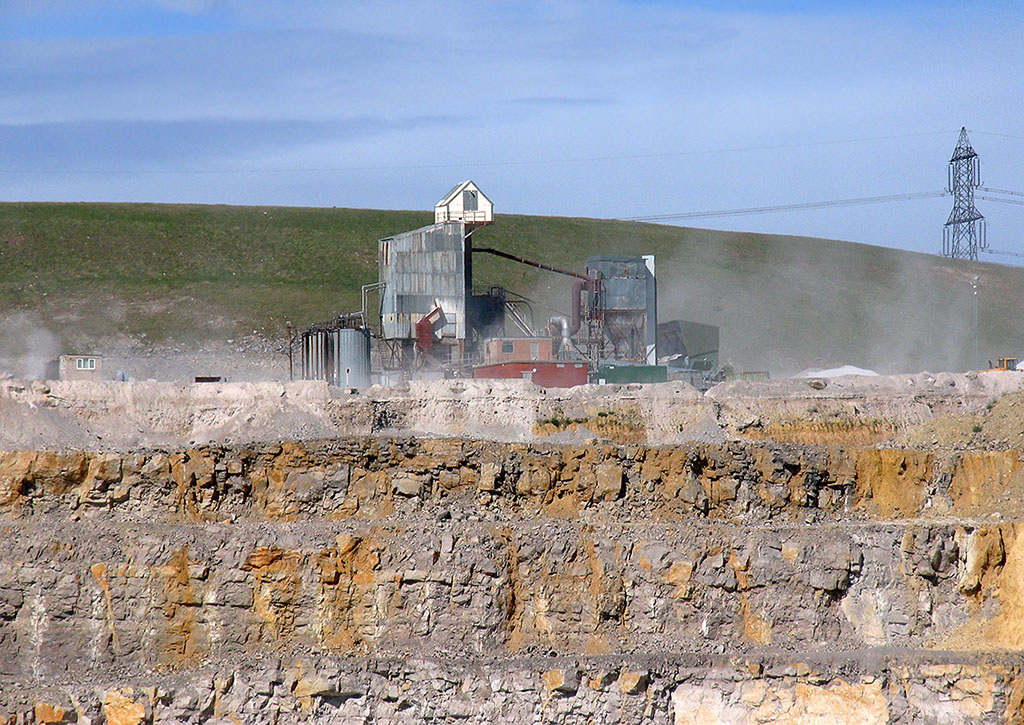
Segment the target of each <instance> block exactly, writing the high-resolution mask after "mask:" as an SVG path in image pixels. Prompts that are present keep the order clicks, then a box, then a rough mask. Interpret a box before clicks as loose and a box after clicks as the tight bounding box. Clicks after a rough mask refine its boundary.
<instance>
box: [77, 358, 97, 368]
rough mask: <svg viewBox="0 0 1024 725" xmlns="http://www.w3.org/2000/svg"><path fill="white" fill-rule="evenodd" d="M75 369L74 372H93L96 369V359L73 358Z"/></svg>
mask: <svg viewBox="0 0 1024 725" xmlns="http://www.w3.org/2000/svg"><path fill="white" fill-rule="evenodd" d="M75 369H76V370H95V369H96V358H93V357H91V358H84V357H78V358H75Z"/></svg>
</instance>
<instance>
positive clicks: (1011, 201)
mask: <svg viewBox="0 0 1024 725" xmlns="http://www.w3.org/2000/svg"><path fill="white" fill-rule="evenodd" d="M975 198H978V199H984V200H985V201H998V202H999V203H1000V204H1020V205H1021V206H1024V201H1017V200H1016V199H1000V198H999V197H998V196H985V195H984V194H976V195H975Z"/></svg>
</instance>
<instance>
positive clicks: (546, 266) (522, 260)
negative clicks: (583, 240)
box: [473, 247, 590, 280]
mask: <svg viewBox="0 0 1024 725" xmlns="http://www.w3.org/2000/svg"><path fill="white" fill-rule="evenodd" d="M473 251H474V252H483V253H484V254H493V255H494V256H496V257H503V258H504V259H511V260H512V261H513V262H519V263H520V264H528V265H530V266H531V267H537V268H538V269H546V270H547V271H548V272H557V273H558V274H565V275H568V276H570V277H579V278H580V279H582V280H589V279H590V277H588V276H587V275H585V274H580V273H579V272H570V271H569V270H567V269H559V268H558V267H552V266H551V265H550V264H544V263H543V262H534V261H532V260H529V259H526V258H524V257H517V256H516V255H514V254H509V253H508V252H503V251H501V250H500V249H491V248H490V247H473Z"/></svg>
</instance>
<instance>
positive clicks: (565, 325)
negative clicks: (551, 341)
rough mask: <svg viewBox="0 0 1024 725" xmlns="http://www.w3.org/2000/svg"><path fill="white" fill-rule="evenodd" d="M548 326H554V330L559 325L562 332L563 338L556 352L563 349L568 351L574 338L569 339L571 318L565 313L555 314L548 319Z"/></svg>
mask: <svg viewBox="0 0 1024 725" xmlns="http://www.w3.org/2000/svg"><path fill="white" fill-rule="evenodd" d="M548 327H549V328H552V332H554V328H556V327H557V328H558V330H559V332H560V337H561V338H562V341H561V343H560V344H559V348H558V350H557V351H556V352H561V351H563V350H564V351H566V352H568V350H569V348H570V347H571V346H572V340H570V339H569V318H568V317H566V316H565V315H555V316H554V317H551V318H550V319H548Z"/></svg>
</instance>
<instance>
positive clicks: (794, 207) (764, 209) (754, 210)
mask: <svg viewBox="0 0 1024 725" xmlns="http://www.w3.org/2000/svg"><path fill="white" fill-rule="evenodd" d="M947 195H948V192H945V191H922V192H915V193H910V194H889V195H887V196H864V197H859V198H855V199H835V200H832V201H809V202H804V203H802V204H777V205H775V206H757V207H748V208H745V209H719V210H716V211H695V212H682V213H678V214H654V215H651V216H636V217H625V218H624V219H623V221H632V222H653V221H667V220H670V219H700V218H705V217H726V216H747V215H751V214H771V213H774V212H783V211H798V210H801V209H819V208H824V207H834V206H855V205H858V204H882V203H885V202H889V201H911V200H915V199H932V198H936V197H941V196H947Z"/></svg>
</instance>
